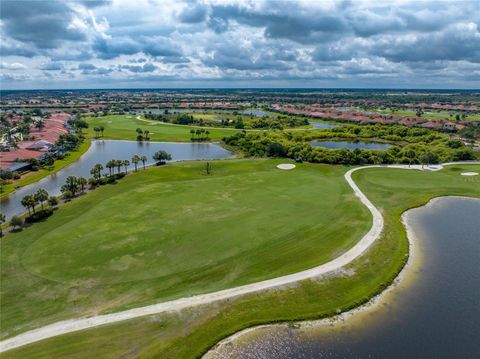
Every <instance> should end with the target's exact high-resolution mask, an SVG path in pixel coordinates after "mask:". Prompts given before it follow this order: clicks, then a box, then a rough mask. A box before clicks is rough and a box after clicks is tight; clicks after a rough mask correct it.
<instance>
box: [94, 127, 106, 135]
mask: <svg viewBox="0 0 480 359" xmlns="http://www.w3.org/2000/svg"><path fill="white" fill-rule="evenodd" d="M93 130H94V131H95V137H100V134H102V137H103V131H104V130H105V127H103V126H98V127H94V128H93Z"/></svg>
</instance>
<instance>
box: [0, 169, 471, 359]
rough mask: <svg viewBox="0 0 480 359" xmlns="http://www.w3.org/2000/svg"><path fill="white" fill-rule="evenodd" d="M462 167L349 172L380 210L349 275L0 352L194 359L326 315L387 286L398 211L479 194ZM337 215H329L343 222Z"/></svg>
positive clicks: (403, 255) (396, 253) (399, 249)
mask: <svg viewBox="0 0 480 359" xmlns="http://www.w3.org/2000/svg"><path fill="white" fill-rule="evenodd" d="M463 171H480V166H479V165H455V166H449V167H448V168H447V169H446V170H444V171H440V172H435V173H432V172H420V171H409V170H401V169H383V168H378V169H368V170H364V171H360V172H356V173H355V174H354V179H355V180H356V181H357V182H358V183H359V186H360V188H361V189H362V190H363V191H364V192H365V193H366V194H367V196H368V197H369V198H370V199H371V200H372V201H373V203H374V204H375V205H377V206H379V207H380V208H381V210H382V213H383V215H384V218H385V230H384V233H383V235H382V238H381V239H380V240H379V241H377V242H376V243H375V244H374V245H373V247H372V248H371V249H369V251H368V252H367V253H366V254H364V255H363V256H362V257H360V258H358V259H357V260H356V261H354V262H353V263H352V264H351V265H350V266H348V268H347V269H348V270H349V271H347V273H350V274H346V273H337V274H336V275H330V276H327V277H324V278H323V279H321V280H316V281H313V280H309V281H304V282H302V283H301V284H298V285H297V286H290V287H288V288H284V289H277V290H271V291H268V292H264V293H261V294H260V293H256V294H251V295H246V296H243V297H240V298H236V299H230V300H228V301H224V302H220V303H214V304H211V305H205V306H202V307H199V308H192V309H188V310H183V311H181V312H178V313H170V314H162V315H155V316H148V317H144V318H137V319H135V320H130V321H125V322H121V323H118V324H112V325H106V326H102V327H98V328H95V329H91V330H86V331H82V332H78V333H72V334H68V335H63V336H60V337H56V338H52V339H49V340H45V341H43V342H40V343H37V344H32V345H29V346H26V347H24V348H20V349H18V350H13V351H10V352H7V353H4V354H3V355H2V357H3V358H4V359H8V358H84V357H98V358H119V357H136V358H160V357H161V358H196V357H200V356H201V354H202V353H204V352H205V351H206V350H208V349H209V348H210V347H211V346H212V345H214V344H215V343H216V342H218V340H220V339H222V338H224V337H225V336H228V335H230V334H232V333H234V332H236V331H238V330H241V329H243V328H246V327H249V326H253V325H258V324H262V323H269V322H275V321H285V320H298V319H312V318H319V317H325V316H329V315H332V314H334V313H336V312H338V311H341V310H346V309H349V308H352V307H355V306H357V305H359V304H361V303H363V302H365V301H366V300H368V299H369V298H370V297H371V296H372V295H374V294H375V293H378V292H379V291H381V290H382V289H383V288H384V287H385V286H386V285H388V283H390V282H391V281H392V280H393V279H394V278H395V276H396V274H397V273H398V271H399V270H400V269H401V268H402V266H403V264H404V263H405V261H406V259H407V250H408V241H407V239H406V235H405V231H404V228H403V225H402V224H401V222H400V216H401V214H402V213H403V212H404V211H405V210H407V209H409V208H412V207H417V206H421V205H424V204H425V203H426V202H428V200H430V199H432V198H434V197H438V196H445V195H462V196H471V197H477V198H480V185H479V184H480V181H479V179H478V178H474V177H470V178H468V177H462V176H460V172H463ZM340 218H341V217H340ZM340 218H337V219H336V221H338V222H342V223H346V221H345V222H344V221H343V220H341V219H340Z"/></svg>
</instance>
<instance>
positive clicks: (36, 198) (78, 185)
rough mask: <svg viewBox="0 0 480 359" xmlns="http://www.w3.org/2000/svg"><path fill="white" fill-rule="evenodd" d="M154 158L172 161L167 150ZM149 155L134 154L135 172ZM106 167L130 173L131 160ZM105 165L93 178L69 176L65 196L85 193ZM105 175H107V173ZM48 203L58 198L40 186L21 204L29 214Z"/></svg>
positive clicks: (1, 218) (17, 222) (15, 220)
mask: <svg viewBox="0 0 480 359" xmlns="http://www.w3.org/2000/svg"><path fill="white" fill-rule="evenodd" d="M153 159H154V160H155V161H157V165H158V164H164V163H165V161H170V160H171V159H172V156H171V155H170V154H169V153H167V152H165V151H157V152H155V154H154V155H153ZM147 160H148V158H147V156H139V155H134V156H133V157H132V161H131V163H132V164H133V165H134V166H135V172H137V170H138V164H139V163H140V162H141V163H142V165H143V169H146V166H145V165H146V163H147ZM105 166H106V168H107V169H108V170H109V176H110V177H112V176H113V175H114V174H115V173H114V172H115V168H116V169H117V171H118V172H117V174H120V171H121V168H122V167H124V168H125V174H127V173H128V166H130V161H129V160H110V161H108V162H107V164H106V165H105ZM103 170H104V167H103V165H102V164H100V163H97V164H96V165H95V166H93V168H92V169H91V170H90V174H91V175H92V178H90V179H88V180H87V179H86V178H85V177H81V176H80V177H76V176H68V177H67V178H66V180H65V184H64V185H63V186H62V187H61V188H60V190H61V192H62V194H63V196H64V197H65V198H66V199H70V198H73V197H75V196H76V195H77V194H78V193H83V192H84V191H85V189H86V187H87V184H90V185H91V186H92V188H93V187H95V186H96V185H97V184H98V181H99V180H100V179H101V178H102V171H103ZM105 176H107V175H106V174H105ZM45 203H48V204H49V205H50V206H51V207H54V206H56V205H57V204H58V198H57V197H55V196H50V195H49V194H48V192H47V191H46V190H45V189H43V188H40V189H39V190H38V191H37V192H36V193H34V194H29V195H26V196H24V197H23V198H22V200H21V204H22V206H24V207H25V208H26V209H27V210H28V214H29V216H30V215H31V214H32V212H33V214H35V213H36V208H37V206H38V205H40V206H41V208H42V211H43V210H44V204H45ZM5 220H6V217H5V215H4V214H0V236H2V235H3V233H2V230H1V225H2V224H3V223H4V222H5ZM10 225H11V226H12V227H13V228H14V229H15V228H16V227H20V228H21V227H22V225H23V219H22V218H21V217H19V216H13V217H12V218H11V220H10Z"/></svg>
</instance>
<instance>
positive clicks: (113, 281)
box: [0, 160, 370, 336]
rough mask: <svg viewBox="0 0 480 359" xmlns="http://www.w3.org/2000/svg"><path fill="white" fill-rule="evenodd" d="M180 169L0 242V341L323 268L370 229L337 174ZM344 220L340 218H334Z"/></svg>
mask: <svg viewBox="0 0 480 359" xmlns="http://www.w3.org/2000/svg"><path fill="white" fill-rule="evenodd" d="M280 162H281V161H280V160H256V161H247V160H228V161H218V162H213V174H212V175H206V174H205V173H204V172H203V167H204V163H201V162H190V163H177V164H172V165H168V166H166V167H160V168H158V167H156V168H151V169H148V170H146V171H143V170H142V171H139V172H138V173H136V174H131V175H129V176H127V177H126V178H124V179H123V180H121V182H119V183H118V184H116V185H109V186H105V187H102V188H100V189H97V190H95V191H92V192H89V193H88V194H86V195H84V196H82V197H80V198H78V199H75V200H74V201H72V202H70V203H68V204H66V205H64V206H62V208H60V209H59V210H58V211H57V213H55V214H54V215H53V216H52V217H51V218H49V219H48V220H47V221H45V222H42V223H37V224H35V225H33V226H32V227H30V228H27V229H25V230H23V231H22V232H20V233H15V234H8V235H6V236H5V237H4V238H3V239H2V240H1V241H0V243H1V262H2V267H1V275H2V277H1V279H2V284H1V289H2V294H1V311H2V316H1V329H2V336H10V335H12V334H13V333H15V332H20V331H24V330H26V329H28V328H31V327H35V326H39V325H42V324H45V323H49V322H53V321H56V320H59V319H65V318H70V317H79V316H82V315H91V314H95V313H102V312H108V311H114V310H119V309H125V308H128V307H134V306H139V305H145V304H150V303H153V302H158V301H163V300H167V299H173V298H178V297H183V296H189V295H193V294H198V293H206V292H212V291H215V290H219V289H222V288H228V287H233V286H237V285H241V284H246V283H251V282H255V281H259V280H262V279H267V278H274V277H277V276H281V275H284V274H287V273H293V272H297V271H300V270H302V269H306V268H310V267H313V266H315V265H318V264H320V263H323V262H326V261H329V260H331V259H332V258H334V257H337V256H339V255H340V254H341V253H343V252H344V251H346V250H347V249H348V248H350V247H351V246H352V245H353V244H354V243H355V242H356V241H357V240H359V239H360V238H361V236H362V234H363V233H365V232H366V231H367V230H368V228H369V226H370V216H369V214H368V211H367V210H366V209H365V208H364V207H363V206H361V204H360V203H359V202H358V200H357V199H356V197H355V196H354V195H353V192H352V190H351V189H350V187H349V186H348V185H347V184H346V182H345V181H344V180H343V173H344V171H345V168H343V167H335V166H327V165H313V164H306V163H305V164H299V165H298V166H297V168H296V169H295V170H293V171H282V170H279V169H277V168H276V165H277V164H278V163H280ZM339 219H341V220H339Z"/></svg>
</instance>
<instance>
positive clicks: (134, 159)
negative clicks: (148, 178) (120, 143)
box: [132, 155, 141, 172]
mask: <svg viewBox="0 0 480 359" xmlns="http://www.w3.org/2000/svg"><path fill="white" fill-rule="evenodd" d="M140 161H141V158H140V157H139V156H138V155H135V156H133V157H132V163H133V165H134V166H135V172H137V165H138V162H140Z"/></svg>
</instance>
